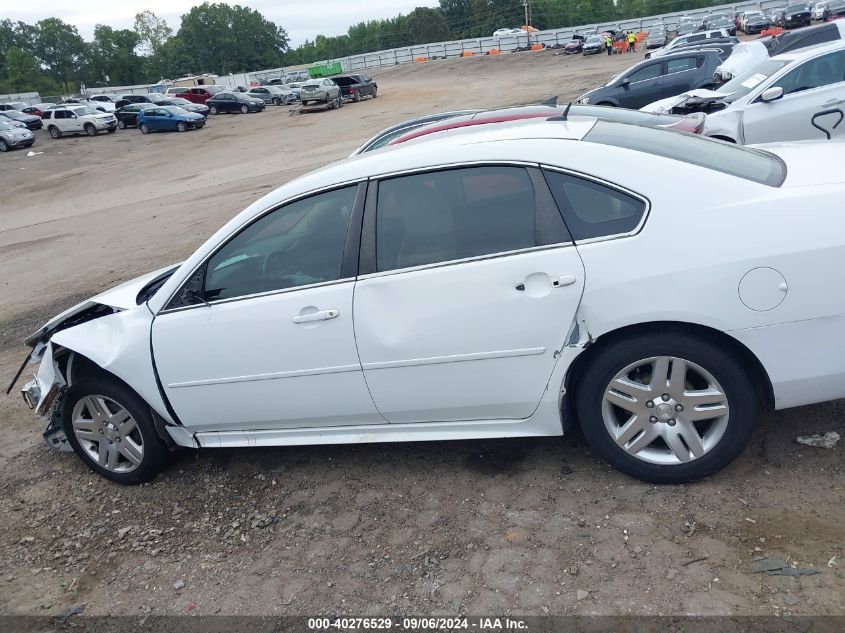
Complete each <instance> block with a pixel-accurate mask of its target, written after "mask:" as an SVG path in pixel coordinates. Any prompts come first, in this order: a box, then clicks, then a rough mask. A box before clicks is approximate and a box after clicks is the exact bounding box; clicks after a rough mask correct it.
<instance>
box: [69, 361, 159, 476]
mask: <svg viewBox="0 0 845 633" xmlns="http://www.w3.org/2000/svg"><path fill="white" fill-rule="evenodd" d="M62 427H63V429H64V432H65V435H66V436H67V439H68V442H69V443H70V445H71V446H72V447H73V450H74V451H76V454H77V455H79V457H80V458H81V459H82V461H84V462H85V464H86V465H87V466H88V467H89V468H90V469H91V470H93V471H94V472H95V473H97V474H99V475H102V476H103V477H105V478H106V479H110V480H111V481H114V482H117V483H120V484H139V483H143V482H145V481H149V480H150V479H152V478H153V477H155V476H156V475H157V474H158V473H159V472H161V470H162V468H164V466H165V464H166V462H167V458H168V454H169V451H168V449H167V446H166V445H165V443H164V442H163V441H162V440H161V438H160V437H159V436H158V434H157V433H156V430H155V423H154V422H153V417H152V413H151V411H150V407H149V405H148V404H147V403H146V402H144V400H142V399H141V397H140V396H139V395H138V394H136V393H135V392H134V391H133V390H132V389H130V388H129V387H127V386H126V385H125V384H123V383H122V382H120V381H118V380H115V379H113V378H111V377H109V376H96V377H91V378H83V379H82V380H79V381H77V382H75V383H74V384H73V385H71V386H70V387H69V388H68V390H67V392H66V393H65V397H64V400H63V402H62Z"/></svg>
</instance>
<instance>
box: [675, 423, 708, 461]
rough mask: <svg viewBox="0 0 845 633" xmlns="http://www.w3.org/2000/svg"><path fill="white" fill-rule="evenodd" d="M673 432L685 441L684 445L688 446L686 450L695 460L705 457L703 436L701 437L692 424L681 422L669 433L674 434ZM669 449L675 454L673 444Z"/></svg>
mask: <svg viewBox="0 0 845 633" xmlns="http://www.w3.org/2000/svg"><path fill="white" fill-rule="evenodd" d="M673 431H674V433H675V434H677V436H680V438H681V439H683V440H684V444H686V448H687V449H688V450H689V453H691V454H692V457H693V458H696V457H701V456H702V455H704V444H703V443H702V441H701V435H699V433H698V429H696V428H695V425H694V424H692V422H679V423H678V426H676V427H675V429H670V430H669V433H670V434H672V433H673ZM669 448H671V449H672V452H675V451H674V447H673V446H672V445H671V444H669ZM676 455H677V453H676ZM682 461H683V460H682Z"/></svg>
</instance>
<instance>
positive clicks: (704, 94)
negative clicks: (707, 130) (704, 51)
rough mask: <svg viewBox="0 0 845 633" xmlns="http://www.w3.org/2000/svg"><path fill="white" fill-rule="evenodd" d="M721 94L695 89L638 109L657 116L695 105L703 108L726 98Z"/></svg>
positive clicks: (704, 89)
mask: <svg viewBox="0 0 845 633" xmlns="http://www.w3.org/2000/svg"><path fill="white" fill-rule="evenodd" d="M727 96H728V95H726V94H725V93H723V92H716V91H715V90H708V89H706V88H697V89H696V90H688V91H687V92H684V93H682V94H679V95H675V96H674V97H668V98H666V99H660V100H659V101H655V102H654V103H649V104H648V105H647V106H643V107H642V108H640V110H641V111H643V112H657V113H659V114H671V113H672V110H673V109H674V108H683V107H684V106H686V105H691V104H692V103H696V105H700V106H703V105H704V104H706V103H708V102H709V103H715V102H716V101H721V100H722V99H724V98H725V97H727Z"/></svg>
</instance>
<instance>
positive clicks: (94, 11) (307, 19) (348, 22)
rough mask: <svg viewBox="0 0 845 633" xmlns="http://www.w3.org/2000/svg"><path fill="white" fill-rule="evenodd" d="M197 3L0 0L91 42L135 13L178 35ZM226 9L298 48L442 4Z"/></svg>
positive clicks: (379, 0)
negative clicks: (249, 15) (282, 34)
mask: <svg viewBox="0 0 845 633" xmlns="http://www.w3.org/2000/svg"><path fill="white" fill-rule="evenodd" d="M198 4H202V2H201V1H198V0H142V1H141V2H135V3H133V2H123V1H121V0H109V1H106V2H103V0H70V1H68V0H34V1H30V2H21V1H18V0H0V18H10V19H11V20H15V21H17V20H22V21H24V22H29V23H30V24H32V23H34V22H38V20H43V19H44V18H49V17H57V18H61V19H62V20H64V21H65V22H69V23H70V24H73V25H75V26H76V28H77V29H79V34H80V35H82V37H84V38H85V39H86V40H90V39H91V38H92V37H93V34H94V25H95V24H106V25H108V26H111V27H114V28H127V27H128V28H131V27H132V23H133V22H134V19H135V14H136V13H138V12H140V11H143V10H145V9H149V10H150V11H152V12H153V13H155V14H156V15H158V16H159V17H161V18H164V19H165V20H167V22H168V23H169V24H170V26H171V27H172V28H173V31H174V32H175V31H176V30H177V29H178V28H179V18H180V16H181V15H182V14H183V13H186V12H187V11H188V10H189V9H190V8H191V7H192V6H195V5H198ZM227 4H240V5H242V6H247V7H250V8H253V9H256V10H257V11H260V12H261V13H262V14H263V15H264V17H265V18H267V19H268V20H272V21H273V22H275V23H276V24H278V25H279V26H282V27H284V28H285V29H286V30H287V32H288V35H290V39H291V44H292V45H293V46H298V45H299V44H302V43H303V42H304V41H305V40H313V39H314V37H315V36H316V35H318V34H320V33H322V34H323V35H341V34H342V33H346V29H347V28H349V27H350V26H352V25H353V24H357V23H358V22H361V21H365V20H374V19H379V18H390V17H393V16H395V15H397V14H399V13H408V12H409V11H411V10H412V9H413V8H414V7H418V6H428V7H432V6H436V5H437V4H438V3H437V0H360V1H356V0H281V1H279V0H240V1H239V2H228V3H227Z"/></svg>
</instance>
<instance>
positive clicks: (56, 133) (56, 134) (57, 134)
mask: <svg viewBox="0 0 845 633" xmlns="http://www.w3.org/2000/svg"><path fill="white" fill-rule="evenodd" d="M48 131H49V132H50V136H51V137H52V138H62V131H61V130H60V129H59V128H57V127H56V126H54V125H51V126H50V128H49V129H48Z"/></svg>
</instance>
